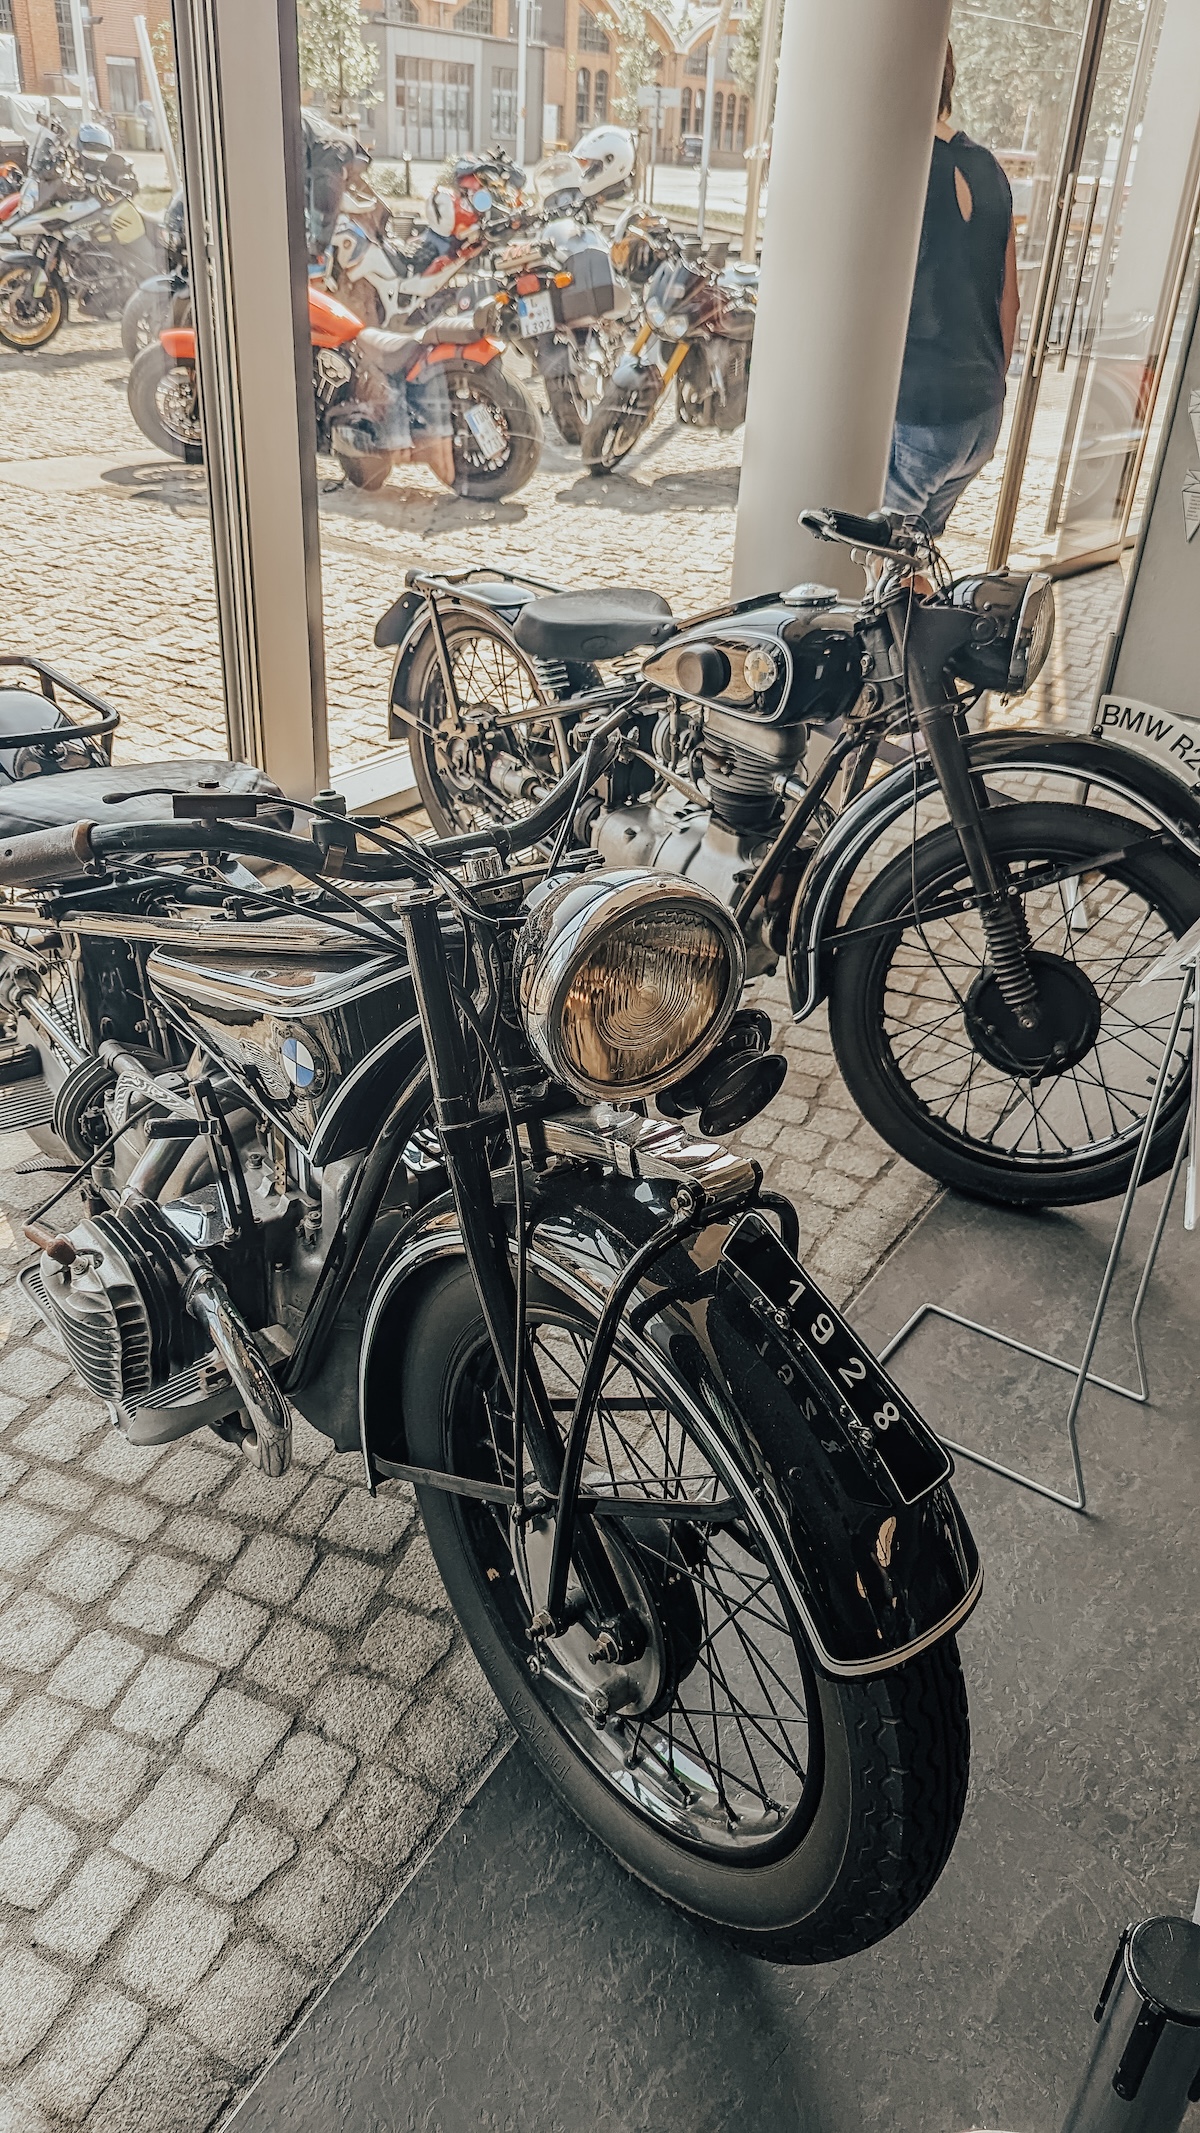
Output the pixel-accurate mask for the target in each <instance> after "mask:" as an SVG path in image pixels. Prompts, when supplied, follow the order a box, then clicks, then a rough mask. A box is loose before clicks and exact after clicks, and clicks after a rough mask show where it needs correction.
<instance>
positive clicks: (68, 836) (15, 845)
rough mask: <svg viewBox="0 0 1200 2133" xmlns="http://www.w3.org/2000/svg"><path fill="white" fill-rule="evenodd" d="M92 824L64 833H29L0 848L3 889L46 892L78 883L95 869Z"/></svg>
mask: <svg viewBox="0 0 1200 2133" xmlns="http://www.w3.org/2000/svg"><path fill="white" fill-rule="evenodd" d="M94 828H95V824H94V823H92V822H71V823H67V824H66V825H65V826H64V827H62V828H61V829H47V830H30V831H29V833H28V834H27V835H26V836H24V837H10V838H9V839H8V841H7V843H5V844H0V888H5V889H16V888H27V889H38V888H47V887H49V886H51V885H52V884H53V883H54V882H57V881H76V880H78V878H79V876H80V875H81V874H88V873H90V872H91V871H92V868H93V867H94V865H95V855H94V854H93V851H92V843H91V839H92V831H93V829H94Z"/></svg>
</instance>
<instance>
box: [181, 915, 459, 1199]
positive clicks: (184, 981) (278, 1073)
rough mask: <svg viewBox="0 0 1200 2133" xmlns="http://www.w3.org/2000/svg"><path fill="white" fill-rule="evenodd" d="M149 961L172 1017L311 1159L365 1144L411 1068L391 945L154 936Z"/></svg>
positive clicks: (408, 985)
mask: <svg viewBox="0 0 1200 2133" xmlns="http://www.w3.org/2000/svg"><path fill="white" fill-rule="evenodd" d="M147 967H148V976H149V979H150V983H151V985H152V987H153V989H154V992H155V993H156V994H157V995H158V997H159V999H160V1000H161V1001H162V1002H163V1004H164V1006H166V1007H168V1008H169V1009H170V1010H171V1012H172V1015H173V1017H174V1018H175V1019H176V1020H177V1021H179V1022H180V1023H182V1024H183V1025H184V1027H185V1028H186V1029H187V1030H188V1031H189V1032H190V1033H191V1034H192V1035H193V1036H194V1037H195V1038H196V1039H197V1040H198V1041H199V1043H200V1044H201V1045H202V1046H203V1047H204V1049H205V1050H206V1051H207V1052H209V1053H211V1054H213V1055H214V1056H215V1057H216V1058H217V1059H219V1060H220V1061H221V1062H222V1063H223V1064H224V1065H225V1066H226V1067H227V1068H228V1070H229V1072H230V1074H231V1075H232V1076H233V1078H234V1080H235V1081H237V1082H239V1083H240V1084H241V1086H242V1087H243V1088H245V1089H246V1090H247V1092H248V1093H249V1094H251V1095H252V1096H254V1097H255V1098H256V1100H257V1101H258V1103H259V1104H260V1105H261V1107H262V1109H263V1110H265V1111H267V1112H268V1113H269V1114H270V1115H271V1116H272V1117H274V1118H275V1119H276V1120H277V1122H278V1123H279V1124H280V1125H281V1126H282V1127H283V1128H284V1130H285V1131H286V1132H287V1133H288V1134H289V1135H290V1137H291V1138H292V1139H293V1140H296V1141H299V1142H300V1144H301V1145H302V1146H303V1147H304V1148H305V1150H306V1151H307V1153H308V1155H309V1157H310V1159H311V1161H312V1162H314V1163H317V1164H321V1163H326V1162H329V1161H330V1160H331V1159H332V1158H333V1157H334V1156H336V1155H341V1154H344V1153H345V1152H346V1151H347V1150H349V1149H351V1148H356V1147H359V1148H361V1147H364V1146H366V1144H367V1143H368V1142H369V1140H370V1139H371V1137H372V1134H373V1132H374V1130H375V1129H376V1128H377V1127H378V1125H379V1122H380V1119H381V1116H382V1114H383V1112H384V1111H385V1110H386V1109H387V1106H388V1102H389V1100H390V1097H391V1095H392V1093H393V1091H394V1089H395V1087H396V1086H397V1083H398V1080H399V1078H400V1077H401V1076H402V1075H403V1074H404V1073H405V1072H406V1071H410V1070H411V1059H410V1054H411V1053H412V1052H413V1050H414V1048H415V1046H416V1044H417V1041H418V1030H417V1025H416V1022H415V1008H414V1003H413V990H412V981H411V979H410V977H409V975H408V972H407V970H405V969H403V968H398V967H397V963H396V960H395V958H394V957H391V956H387V957H385V956H378V957H363V956H357V955H354V954H353V953H351V954H341V953H339V952H337V951H331V952H330V953H329V954H328V955H326V954H322V955H320V956H319V957H313V958H311V959H309V958H304V957H296V958H291V957H288V958H287V959H284V958H282V957H281V958H279V959H278V960H274V959H270V958H268V957H264V956H263V955H261V954H260V955H250V954H248V955H241V954H233V953H231V952H229V951H226V950H223V949H216V950H210V951H209V952H208V953H206V954H203V955H201V954H195V953H189V952H182V951H180V950H177V949H169V948H156V949H155V950H154V952H153V954H152V955H151V957H150V959H149V964H148V966H147Z"/></svg>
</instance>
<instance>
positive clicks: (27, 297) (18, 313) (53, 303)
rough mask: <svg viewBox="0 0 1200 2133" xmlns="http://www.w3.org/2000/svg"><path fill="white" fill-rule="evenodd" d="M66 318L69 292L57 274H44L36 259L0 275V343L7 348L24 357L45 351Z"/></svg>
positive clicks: (5, 270) (7, 268)
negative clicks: (36, 350)
mask: <svg viewBox="0 0 1200 2133" xmlns="http://www.w3.org/2000/svg"><path fill="white" fill-rule="evenodd" d="M39 280H40V282H41V287H40V288H38V287H37V286H36V284H37V282H38V281H39ZM66 316H67V292H66V290H65V289H64V288H63V285H62V283H61V281H60V280H59V278H58V276H57V274H45V273H43V272H42V270H41V268H40V267H38V265H37V264H36V262H35V261H33V260H29V261H25V262H22V263H21V264H20V265H17V266H12V267H6V268H5V269H4V272H3V273H2V274H0V341H2V342H3V343H4V345H5V347H6V348H15V349H17V350H18V352H19V353H21V354H26V353H28V352H29V351H30V350H32V349H34V348H44V347H45V346H46V343H47V341H52V340H53V339H54V336H55V334H56V333H57V332H58V329H59V327H60V326H61V325H63V324H64V322H65V320H66Z"/></svg>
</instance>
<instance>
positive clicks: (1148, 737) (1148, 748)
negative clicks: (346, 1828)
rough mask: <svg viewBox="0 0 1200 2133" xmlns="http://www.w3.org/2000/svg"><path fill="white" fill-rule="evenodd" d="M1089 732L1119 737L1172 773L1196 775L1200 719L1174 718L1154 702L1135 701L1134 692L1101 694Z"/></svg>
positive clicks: (1109, 738) (1199, 764) (1105, 737)
mask: <svg viewBox="0 0 1200 2133" xmlns="http://www.w3.org/2000/svg"><path fill="white" fill-rule="evenodd" d="M1092 732H1093V733H1094V734H1096V735H1098V736H1099V738H1100V739H1101V740H1105V741H1119V742H1120V743H1121V744H1122V745H1123V746H1124V747H1126V748H1137V749H1139V750H1140V751H1141V753H1142V754H1143V755H1150V756H1153V757H1154V759H1155V761H1156V762H1159V763H1161V764H1162V765H1163V766H1164V768H1165V769H1167V770H1173V771H1174V773H1175V775H1176V777H1178V778H1188V779H1200V723H1196V722H1195V721H1193V720H1192V719H1185V718H1176V717H1175V715H1174V713H1173V712H1170V711H1160V710H1159V709H1158V707H1157V705H1156V704H1143V703H1139V702H1138V700H1137V698H1136V696H1102V697H1101V698H1100V701H1099V703H1098V704H1097V706H1096V711H1095V716H1094V717H1093V719H1092Z"/></svg>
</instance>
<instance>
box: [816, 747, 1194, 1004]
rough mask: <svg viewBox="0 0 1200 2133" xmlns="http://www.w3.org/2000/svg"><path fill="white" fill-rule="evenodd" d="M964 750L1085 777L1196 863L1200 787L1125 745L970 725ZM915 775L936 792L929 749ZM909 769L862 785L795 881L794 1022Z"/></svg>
mask: <svg viewBox="0 0 1200 2133" xmlns="http://www.w3.org/2000/svg"><path fill="white" fill-rule="evenodd" d="M967 758H968V761H969V763H970V766H971V769H972V770H973V771H976V772H978V773H979V774H980V775H983V776H986V775H988V774H989V773H990V774H992V775H998V774H999V773H1000V772H1002V771H1006V770H1027V771H1032V772H1035V773H1040V774H1041V775H1043V776H1048V775H1050V774H1052V773H1053V774H1056V775H1058V776H1060V777H1069V778H1077V779H1079V780H1080V782H1081V783H1084V784H1087V785H1093V786H1095V787H1097V788H1098V789H1099V790H1100V791H1102V792H1105V793H1107V794H1109V795H1110V796H1111V797H1112V798H1113V799H1115V800H1117V801H1118V802H1120V801H1121V800H1125V802H1126V803H1127V804H1131V805H1136V806H1137V807H1139V808H1141V809H1144V810H1145V811H1146V813H1148V814H1149V815H1151V816H1152V817H1153V818H1154V820H1155V821H1156V822H1157V823H1158V825H1159V827H1160V828H1161V829H1163V830H1164V831H1166V832H1167V833H1168V834H1169V835H1170V837H1171V838H1172V839H1173V840H1174V842H1175V843H1177V844H1179V845H1181V846H1182V847H1183V848H1184V850H1185V851H1186V852H1187V853H1188V856H1189V858H1190V859H1191V860H1192V861H1193V863H1195V862H1200V787H1198V786H1195V785H1189V784H1185V782H1184V779H1183V777H1182V776H1180V777H1176V776H1174V775H1173V774H1172V772H1171V771H1169V770H1166V769H1164V768H1163V767H1162V765H1161V764H1159V763H1156V762H1154V761H1152V760H1151V758H1149V757H1148V756H1143V755H1138V754H1136V753H1135V752H1134V750H1133V749H1132V748H1123V747H1121V746H1120V745H1119V744H1118V743H1116V742H1113V741H1105V740H1101V739H1100V738H1098V737H1097V736H1096V735H1094V734H1089V733H1047V732H1039V731H1037V730H1034V731H1032V732H1029V733H977V734H972V735H971V736H970V738H969V740H968V742H967ZM915 775H916V789H917V794H918V797H920V798H924V797H925V796H926V795H927V794H929V793H931V792H933V791H934V789H935V788H936V785H937V778H936V776H935V774H934V771H933V766H932V765H931V763H930V762H929V759H928V757H927V756H921V757H920V758H919V759H918V761H917V763H916V766H915ZM913 777H914V766H913V765H912V764H909V763H905V764H904V765H902V767H901V768H900V769H899V770H894V771H893V772H892V773H891V775H890V776H889V777H886V778H880V780H879V782H878V784H875V785H871V786H868V788H867V790H866V791H865V792H864V793H862V794H860V796H859V798H858V799H857V800H855V801H853V802H852V803H851V805H850V806H849V807H848V808H847V809H846V811H845V813H844V814H843V815H841V816H839V818H838V821H837V822H836V824H835V825H834V828H833V829H832V830H831V831H830V833H829V835H828V836H827V837H826V838H825V840H824V842H823V843H822V844H821V845H820V846H819V848H818V851H817V854H816V857H815V858H814V860H813V861H812V864H811V865H810V867H809V869H808V872H807V873H806V874H805V876H804V879H803V881H802V882H801V884H800V893H799V895H798V896H797V898H796V901H795V903H794V905H793V907H792V915H791V920H790V923H789V926H788V943H787V976H788V990H789V993H790V995H791V1004H792V1012H793V1014H794V1016H795V1018H796V1020H797V1021H798V1022H802V1021H803V1020H804V1018H805V1017H806V1016H807V1015H811V1014H812V1012H813V1010H814V1008H816V1007H819V1006H820V1004H821V1001H822V1000H824V999H825V997H826V995H827V994H828V991H829V983H830V978H831V976H832V969H833V956H834V953H835V952H836V951H835V950H834V949H833V948H831V946H830V939H831V936H832V935H833V934H834V933H835V932H836V930H837V924H838V916H839V912H840V909H841V905H842V901H843V899H844V897H845V895H846V891H847V890H848V888H849V887H850V883H851V880H852V878H853V876H854V874H855V872H856V870H857V869H858V867H859V866H861V865H862V863H863V861H864V859H865V858H866V855H867V854H868V852H869V851H870V850H871V847H872V846H873V845H874V844H876V843H877V842H878V840H879V838H880V837H882V836H883V835H884V834H885V832H886V831H887V830H889V829H890V828H891V826H892V824H893V822H895V821H896V820H897V819H898V817H899V816H901V815H903V814H904V813H905V811H906V809H907V808H909V807H910V806H911V804H912V798H913Z"/></svg>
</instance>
